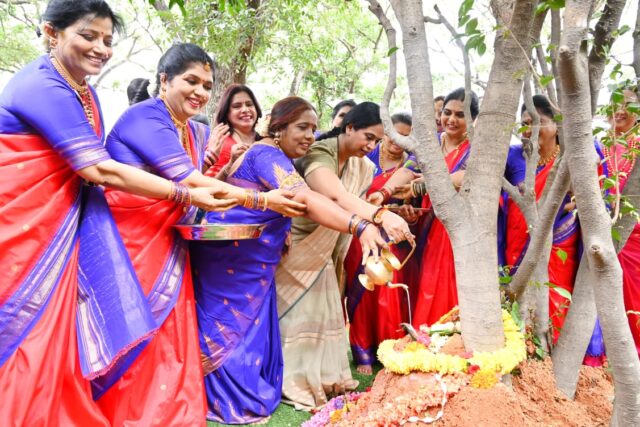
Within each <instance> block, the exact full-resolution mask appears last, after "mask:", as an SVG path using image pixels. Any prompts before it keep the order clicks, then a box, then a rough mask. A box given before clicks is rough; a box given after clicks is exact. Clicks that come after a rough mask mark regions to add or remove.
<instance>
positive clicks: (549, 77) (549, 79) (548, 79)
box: [540, 75, 553, 87]
mask: <svg viewBox="0 0 640 427" xmlns="http://www.w3.org/2000/svg"><path fill="white" fill-rule="evenodd" d="M552 81H553V76H552V75H547V76H542V77H540V86H542V87H547V85H548V84H549V83H551V82H552Z"/></svg>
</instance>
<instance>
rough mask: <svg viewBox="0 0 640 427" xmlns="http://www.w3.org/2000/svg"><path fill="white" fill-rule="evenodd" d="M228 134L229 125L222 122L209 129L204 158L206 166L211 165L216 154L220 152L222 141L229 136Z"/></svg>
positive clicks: (214, 160) (215, 158) (216, 156)
mask: <svg viewBox="0 0 640 427" xmlns="http://www.w3.org/2000/svg"><path fill="white" fill-rule="evenodd" d="M229 134H230V133H229V126H228V125H226V124H224V123H218V124H217V125H216V126H215V127H214V128H213V129H211V134H210V135H209V142H208V143H207V151H206V155H205V160H204V162H205V164H206V165H207V166H212V165H213V164H214V163H215V162H216V160H217V158H218V155H219V154H220V148H221V147H222V142H223V141H224V140H225V138H226V137H228V136H229Z"/></svg>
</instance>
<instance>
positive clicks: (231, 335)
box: [190, 143, 305, 424]
mask: <svg viewBox="0 0 640 427" xmlns="http://www.w3.org/2000/svg"><path fill="white" fill-rule="evenodd" d="M228 182H229V183H230V184H233V185H236V186H239V187H243V188H248V189H255V190H258V191H269V190H272V189H276V188H282V189H287V190H291V191H296V190H299V189H301V188H303V187H304V186H305V184H304V181H303V180H302V178H301V177H300V175H298V173H297V172H296V171H295V169H294V167H293V164H292V162H291V160H290V159H289V158H288V157H286V156H285V154H284V153H283V152H282V151H280V150H279V149H278V148H275V147H273V146H270V145H266V144H261V143H256V144H254V145H253V146H252V147H251V149H249V151H247V153H246V154H245V155H244V157H243V158H242V160H241V163H240V165H239V166H238V167H237V169H236V170H235V171H234V172H233V173H232V174H231V175H230V177H229V178H228ZM206 220H207V222H209V223H214V222H218V223H236V224H238V223H239V224H266V228H265V229H264V231H263V233H262V236H261V237H260V238H259V239H254V240H241V241H220V242H193V243H194V244H193V245H192V246H191V248H190V249H191V260H192V270H193V276H194V277H193V282H194V286H195V296H196V312H197V317H198V329H199V337H200V347H201V351H202V361H203V368H204V373H205V378H204V382H205V389H206V393H207V403H208V407H209V410H208V413H207V418H208V419H209V420H213V421H217V422H222V423H226V424H246V423H251V422H256V421H259V420H261V419H263V418H265V417H268V416H269V415H271V413H272V412H273V411H274V410H275V409H276V407H277V406H278V404H279V403H280V398H281V393H282V391H281V390H282V370H283V363H282V350H281V346H280V332H279V328H278V311H277V304H276V291H275V281H274V275H275V271H276V267H277V266H278V263H279V262H280V258H281V257H282V251H283V248H284V247H285V241H286V239H287V236H288V234H289V231H290V228H291V219H290V218H287V217H284V216H282V215H281V214H279V213H276V212H273V211H270V210H267V211H265V212H262V211H258V210H249V209H246V208H244V207H236V208H233V209H231V210H229V211H228V212H224V213H216V212H210V213H208V214H207V215H206Z"/></svg>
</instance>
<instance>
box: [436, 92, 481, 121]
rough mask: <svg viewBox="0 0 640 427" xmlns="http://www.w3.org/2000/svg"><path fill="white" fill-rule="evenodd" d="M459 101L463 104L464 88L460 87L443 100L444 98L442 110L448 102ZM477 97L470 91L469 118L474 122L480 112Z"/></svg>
mask: <svg viewBox="0 0 640 427" xmlns="http://www.w3.org/2000/svg"><path fill="white" fill-rule="evenodd" d="M454 100H455V101H460V102H464V88H463V87H460V88H458V89H456V90H454V91H452V92H450V93H449V94H448V95H447V96H446V97H445V98H444V105H443V108H444V107H446V106H447V104H448V103H449V101H454ZM478 104H479V103H478V95H476V93H475V92H474V91H471V107H470V110H471V118H472V119H474V120H475V118H476V117H478V113H479V112H480V107H479V105H478Z"/></svg>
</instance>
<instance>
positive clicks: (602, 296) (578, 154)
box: [558, 0, 640, 426]
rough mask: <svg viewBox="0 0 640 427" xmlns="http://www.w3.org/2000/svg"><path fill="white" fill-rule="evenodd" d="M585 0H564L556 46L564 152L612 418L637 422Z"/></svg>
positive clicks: (637, 382) (636, 374) (631, 349)
mask: <svg viewBox="0 0 640 427" xmlns="http://www.w3.org/2000/svg"><path fill="white" fill-rule="evenodd" d="M592 3H593V2H592V1H591V0H567V2H566V8H565V15H564V17H565V20H564V22H565V28H564V32H563V34H562V38H561V43H560V48H559V50H558V69H559V72H560V77H561V79H562V89H563V90H562V105H571V106H572V108H568V109H566V110H564V111H563V112H564V126H563V131H564V141H565V146H566V147H565V155H566V160H568V162H569V170H570V174H571V182H572V187H573V189H574V194H575V198H576V203H577V206H578V211H579V212H580V220H581V227H582V236H583V243H584V248H585V253H586V256H587V258H588V260H589V267H590V269H591V271H592V272H593V274H594V277H595V279H596V281H597V282H598V284H599V285H598V286H595V287H594V295H595V300H596V308H597V312H598V317H599V319H600V322H601V325H602V330H603V334H604V339H605V344H606V346H607V350H608V351H607V355H608V357H609V361H610V362H611V366H612V368H613V379H614V384H615V402H614V406H615V415H616V418H615V419H614V420H612V423H618V424H619V425H625V426H626V425H629V426H632V425H640V361H639V360H638V357H637V354H636V351H635V346H634V345H633V338H632V336H631V332H630V330H629V328H628V327H627V316H626V313H625V309H624V302H623V297H622V269H621V268H620V263H619V262H618V258H617V256H616V252H615V248H614V246H613V242H612V239H611V221H610V218H609V215H608V214H607V211H606V209H605V206H604V202H603V200H602V196H601V194H600V187H599V184H598V174H597V167H596V166H597V162H596V160H595V159H596V153H595V150H594V148H593V143H592V134H591V122H592V116H591V99H590V87H589V74H588V63H587V32H588V27H587V25H588V19H589V13H590V11H591V9H592Z"/></svg>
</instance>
